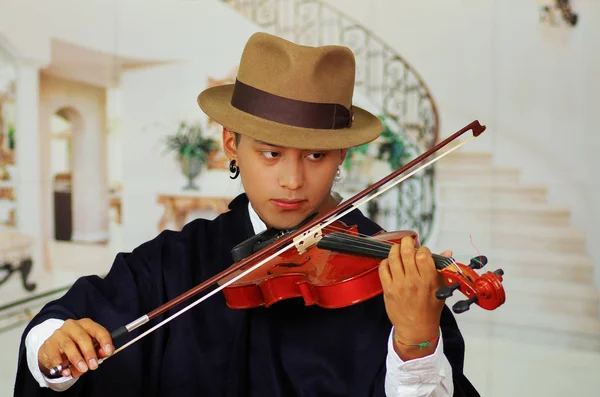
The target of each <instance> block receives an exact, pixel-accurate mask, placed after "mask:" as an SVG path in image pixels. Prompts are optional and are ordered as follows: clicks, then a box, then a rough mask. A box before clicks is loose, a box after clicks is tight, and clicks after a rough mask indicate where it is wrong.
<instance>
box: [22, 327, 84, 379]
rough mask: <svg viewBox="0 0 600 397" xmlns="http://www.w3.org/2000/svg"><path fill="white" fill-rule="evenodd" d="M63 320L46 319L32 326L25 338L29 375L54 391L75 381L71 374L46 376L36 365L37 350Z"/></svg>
mask: <svg viewBox="0 0 600 397" xmlns="http://www.w3.org/2000/svg"><path fill="white" fill-rule="evenodd" d="M63 323H64V321H63V320H58V319H55V318H51V319H48V320H46V321H44V322H43V323H41V324H38V325H36V326H35V327H33V328H32V329H31V330H30V331H29V333H28V334H27V337H26V338H25V349H26V351H27V366H28V367H29V371H30V372H31V375H33V377H34V379H35V380H36V381H37V382H38V384H39V385H40V387H49V388H50V389H52V390H54V391H65V390H67V389H68V388H69V387H71V386H73V384H74V383H75V382H77V379H76V378H73V377H72V376H63V377H61V378H56V379H50V378H47V377H46V376H45V375H44V374H43V373H42V371H41V370H40V368H39V366H38V352H39V350H40V347H42V345H43V344H44V342H45V341H46V339H48V338H49V337H50V336H52V334H53V333H54V331H56V330H57V329H59V328H60V327H62V325H63Z"/></svg>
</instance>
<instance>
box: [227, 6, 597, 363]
mask: <svg viewBox="0 0 600 397" xmlns="http://www.w3.org/2000/svg"><path fill="white" fill-rule="evenodd" d="M223 1H224V3H226V4H228V5H229V6H230V7H231V8H233V9H234V10H236V11H237V12H239V13H241V14H242V15H244V16H246V17H247V18H249V19H251V20H252V21H253V22H254V23H256V24H257V25H259V26H260V27H261V28H263V29H265V30H267V31H270V32H272V33H274V34H277V35H279V36H281V37H285V38H287V39H290V40H293V41H295V42H297V43H300V44H306V45H321V44H325V43H327V44H336V43H337V44H342V45H346V46H348V47H350V48H351V49H352V50H353V52H354V53H355V55H356V57H357V66H356V68H357V70H356V71H357V85H356V91H357V92H358V93H360V94H361V95H364V96H366V97H367V98H369V100H371V101H372V103H374V104H375V105H376V106H377V108H378V110H379V111H380V112H381V114H382V115H385V116H388V117H391V118H392V119H393V120H395V121H396V123H398V125H399V126H400V128H401V132H402V134H403V139H405V140H406V141H408V142H409V144H410V145H411V146H412V148H413V149H416V150H415V151H414V153H416V154H420V153H422V152H424V151H425V150H427V149H429V148H430V147H431V146H433V144H434V143H435V142H436V141H437V139H438V128H439V124H438V123H439V121H438V114H437V110H436V107H435V103H434V101H433V98H432V95H431V93H430V92H429V90H428V88H427V87H426V85H425V83H424V82H423V80H422V79H421V77H420V76H419V75H418V73H417V72H416V71H415V70H413V69H412V68H411V67H410V65H409V64H408V62H406V61H405V60H404V59H403V58H402V57H401V56H400V55H399V54H397V53H396V52H395V51H394V50H393V49H392V48H391V47H390V46H388V45H387V44H386V43H384V42H383V41H382V40H381V39H379V38H377V37H376V36H375V35H374V34H373V33H372V32H370V31H368V30H367V29H366V28H365V27H363V26H361V25H360V24H359V23H358V22H356V21H354V20H353V19H351V18H349V17H347V16H346V15H344V14H343V13H341V12H339V11H338V10H336V9H335V8H333V7H332V6H330V5H329V4H327V3H326V2H324V1H319V0H266V1H251V0H223ZM460 127H461V126H456V128H457V129H458V128H460ZM415 177H416V179H417V180H420V182H421V183H417V189H416V191H417V194H415V192H414V190H410V189H405V190H402V189H403V188H402V187H401V188H400V195H401V196H402V197H403V201H402V203H403V204H402V205H403V207H404V208H402V209H400V212H399V213H400V214H403V213H404V214H407V213H410V214H411V218H412V221H409V222H407V223H404V224H403V226H404V227H405V228H410V229H413V230H418V231H419V234H420V238H421V240H422V242H425V243H428V242H431V243H432V244H434V245H433V247H436V248H438V249H440V250H442V249H452V250H453V251H454V253H455V254H456V255H455V257H457V259H458V260H462V261H465V260H466V261H467V263H468V258H469V255H470V256H474V255H475V254H476V250H479V251H481V253H482V254H484V255H486V256H488V258H489V259H490V264H489V267H490V269H489V270H494V269H496V268H502V269H503V270H504V271H505V277H504V283H503V284H504V287H505V290H506V294H507V301H506V303H505V304H504V305H503V306H502V307H501V308H499V309H497V310H495V311H492V312H486V311H484V310H482V309H480V308H478V307H473V309H472V310H470V311H469V312H467V313H465V314H461V315H458V316H457V319H458V321H459V324H460V326H461V328H462V329H463V331H464V332H466V333H476V334H479V335H484V336H485V335H487V336H498V337H507V338H513V339H518V340H528V341H538V342H542V343H549V344H552V345H557V344H558V345H563V346H568V347H578V348H582V349H588V350H589V349H593V350H597V351H600V319H599V316H598V308H599V301H600V294H599V293H598V291H597V289H596V288H595V286H594V285H593V276H592V275H593V263H592V261H591V259H590V258H589V257H588V256H587V255H586V247H585V235H584V234H583V233H581V232H579V231H577V230H574V229H573V228H571V227H570V212H569V210H568V209H566V208H557V207H554V206H552V205H550V204H549V203H548V200H547V191H546V188H545V187H544V186H528V185H524V184H522V183H521V182H520V170H519V169H512V168H500V167H496V166H495V165H494V163H493V156H492V154H491V153H485V152H468V151H465V150H462V149H461V151H457V152H454V153H452V154H450V155H448V156H446V157H444V158H443V159H442V160H440V161H439V162H438V163H437V165H436V166H435V167H434V168H432V169H431V170H429V171H428V172H426V173H423V174H417V175H415ZM428 178H430V180H427V179H428ZM413 182H414V180H413ZM429 184H430V185H431V188H428V185H429ZM407 185H409V184H407ZM412 188H414V184H413V186H412ZM412 188H411V189H412ZM434 213H435V216H433V215H434ZM415 214H416V215H415ZM401 216H402V215H401ZM523 225H526V226H523ZM458 295H460V294H459V293H457V294H456V296H454V297H452V298H450V299H449V300H448V304H449V305H451V304H453V303H454V302H455V301H457V300H458V299H463V298H464V296H462V297H459V296H458Z"/></svg>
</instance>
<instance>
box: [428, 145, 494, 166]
mask: <svg viewBox="0 0 600 397" xmlns="http://www.w3.org/2000/svg"><path fill="white" fill-rule="evenodd" d="M492 161H493V155H492V153H491V152H467V151H461V150H460V149H458V150H456V151H454V152H452V153H448V154H447V155H445V156H444V158H442V159H440V160H439V164H444V165H445V164H460V165H465V166H471V167H477V166H490V165H492Z"/></svg>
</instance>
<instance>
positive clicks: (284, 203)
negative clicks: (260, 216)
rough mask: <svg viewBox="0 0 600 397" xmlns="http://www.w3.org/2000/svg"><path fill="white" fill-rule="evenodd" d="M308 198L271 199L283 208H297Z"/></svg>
mask: <svg viewBox="0 0 600 397" xmlns="http://www.w3.org/2000/svg"><path fill="white" fill-rule="evenodd" d="M305 201H306V200H300V199H295V200H289V199H271V202H272V203H273V204H274V205H275V206H277V207H279V208H280V209H282V210H288V211H289V210H296V209H298V208H300V206H301V205H302V203H304V202H305Z"/></svg>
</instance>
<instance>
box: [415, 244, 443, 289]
mask: <svg viewBox="0 0 600 397" xmlns="http://www.w3.org/2000/svg"><path fill="white" fill-rule="evenodd" d="M416 263H417V268H418V269H419V274H420V275H421V277H423V279H424V280H427V281H431V282H435V281H436V279H437V277H438V272H437V270H436V268H435V263H433V257H432V256H431V251H430V250H429V248H427V247H420V248H419V249H418V251H417V255H416Z"/></svg>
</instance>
